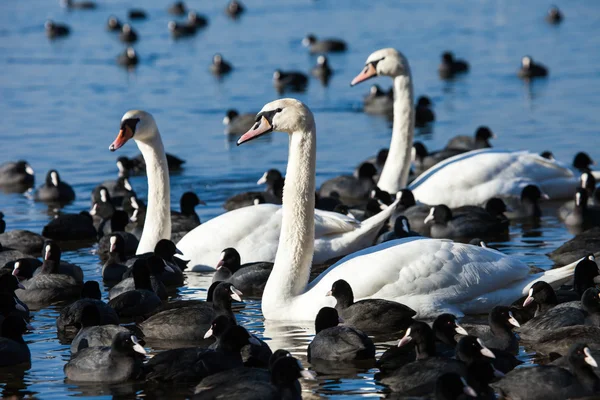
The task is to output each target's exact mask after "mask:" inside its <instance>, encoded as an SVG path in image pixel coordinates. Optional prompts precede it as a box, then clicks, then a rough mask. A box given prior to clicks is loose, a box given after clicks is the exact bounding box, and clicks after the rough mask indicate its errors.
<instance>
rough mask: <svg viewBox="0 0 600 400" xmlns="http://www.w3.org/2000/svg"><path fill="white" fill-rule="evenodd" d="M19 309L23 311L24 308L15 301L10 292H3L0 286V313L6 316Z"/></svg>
mask: <svg viewBox="0 0 600 400" xmlns="http://www.w3.org/2000/svg"><path fill="white" fill-rule="evenodd" d="M19 311H20V312H25V311H26V309H25V308H24V307H23V306H22V305H20V304H19V303H18V302H17V299H15V296H14V295H13V293H12V292H8V291H7V292H3V291H2V289H1V288H0V315H3V316H5V317H6V316H8V315H10V314H13V313H15V312H19Z"/></svg>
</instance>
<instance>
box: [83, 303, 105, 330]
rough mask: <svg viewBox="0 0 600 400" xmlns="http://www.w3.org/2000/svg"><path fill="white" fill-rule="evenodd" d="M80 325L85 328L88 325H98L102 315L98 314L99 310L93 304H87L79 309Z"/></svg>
mask: <svg viewBox="0 0 600 400" xmlns="http://www.w3.org/2000/svg"><path fill="white" fill-rule="evenodd" d="M80 322H81V327H82V328H87V327H88V326H98V325H100V324H101V323H102V317H101V316H100V310H98V307H96V305H95V304H88V305H87V306H85V307H83V310H81V319H80Z"/></svg>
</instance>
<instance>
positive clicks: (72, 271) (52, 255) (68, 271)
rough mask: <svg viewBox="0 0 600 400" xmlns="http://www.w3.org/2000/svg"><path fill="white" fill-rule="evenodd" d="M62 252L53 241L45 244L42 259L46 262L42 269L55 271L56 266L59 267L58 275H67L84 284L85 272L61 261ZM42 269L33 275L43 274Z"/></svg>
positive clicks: (76, 266) (78, 267)
mask: <svg viewBox="0 0 600 400" xmlns="http://www.w3.org/2000/svg"><path fill="white" fill-rule="evenodd" d="M61 256H62V250H61V249H60V246H59V245H58V244H57V243H56V242H54V241H52V240H47V241H46V242H45V246H44V251H43V252H42V259H43V260H44V261H43V263H42V268H44V266H45V269H46V270H47V271H49V270H54V268H55V265H58V273H59V274H65V275H69V276H71V277H73V278H74V279H75V280H76V281H77V282H78V283H81V284H83V270H82V269H81V267H80V266H78V265H75V264H72V263H70V262H68V261H63V260H61V259H60V258H61ZM42 268H39V269H37V270H35V271H34V273H33V275H34V276H35V275H37V274H39V273H41V272H42Z"/></svg>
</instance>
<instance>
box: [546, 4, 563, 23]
mask: <svg viewBox="0 0 600 400" xmlns="http://www.w3.org/2000/svg"><path fill="white" fill-rule="evenodd" d="M562 20H563V14H562V12H561V11H560V10H559V9H558V7H556V6H552V7H550V9H549V10H548V13H547V14H546V21H548V22H549V23H551V24H560V23H561V22H562Z"/></svg>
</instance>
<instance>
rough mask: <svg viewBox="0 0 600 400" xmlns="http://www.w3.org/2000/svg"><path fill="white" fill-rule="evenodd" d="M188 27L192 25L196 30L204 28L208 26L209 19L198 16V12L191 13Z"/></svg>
mask: <svg viewBox="0 0 600 400" xmlns="http://www.w3.org/2000/svg"><path fill="white" fill-rule="evenodd" d="M188 25H192V26H193V27H195V28H204V27H205V26H206V25H208V18H206V17H205V16H204V15H200V14H198V13H197V12H196V11H190V12H189V13H188Z"/></svg>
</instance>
